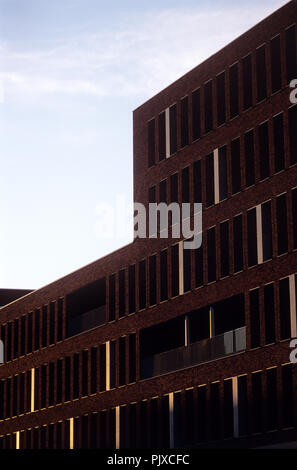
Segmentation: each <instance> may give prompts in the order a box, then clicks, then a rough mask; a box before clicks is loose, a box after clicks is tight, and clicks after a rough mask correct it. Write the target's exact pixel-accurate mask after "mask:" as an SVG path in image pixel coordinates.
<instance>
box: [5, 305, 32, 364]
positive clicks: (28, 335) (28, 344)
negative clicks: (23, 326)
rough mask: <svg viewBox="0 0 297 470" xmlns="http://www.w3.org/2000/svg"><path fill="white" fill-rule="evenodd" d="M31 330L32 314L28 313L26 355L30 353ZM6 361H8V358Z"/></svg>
mask: <svg viewBox="0 0 297 470" xmlns="http://www.w3.org/2000/svg"><path fill="white" fill-rule="evenodd" d="M32 328H33V319H32V313H31V312H30V313H28V316H27V353H31V352H32ZM6 360H9V359H8V358H7V359H6Z"/></svg>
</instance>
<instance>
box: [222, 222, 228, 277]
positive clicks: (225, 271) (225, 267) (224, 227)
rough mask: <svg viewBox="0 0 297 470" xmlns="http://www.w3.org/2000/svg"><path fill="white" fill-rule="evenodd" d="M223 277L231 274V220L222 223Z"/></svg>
mask: <svg viewBox="0 0 297 470" xmlns="http://www.w3.org/2000/svg"><path fill="white" fill-rule="evenodd" d="M220 245H221V277H225V276H228V275H229V222H228V221H226V222H222V223H221V224H220Z"/></svg>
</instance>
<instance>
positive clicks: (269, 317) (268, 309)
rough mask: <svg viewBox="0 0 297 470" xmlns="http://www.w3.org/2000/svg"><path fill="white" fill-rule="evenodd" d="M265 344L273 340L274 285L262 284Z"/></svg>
mask: <svg viewBox="0 0 297 470" xmlns="http://www.w3.org/2000/svg"><path fill="white" fill-rule="evenodd" d="M264 315H265V344H270V343H274V341H275V300H274V285H273V284H268V285H267V286H264Z"/></svg>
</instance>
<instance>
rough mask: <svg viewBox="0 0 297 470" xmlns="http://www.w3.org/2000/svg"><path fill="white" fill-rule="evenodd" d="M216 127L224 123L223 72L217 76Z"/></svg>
mask: <svg viewBox="0 0 297 470" xmlns="http://www.w3.org/2000/svg"><path fill="white" fill-rule="evenodd" d="M217 116H218V126H220V125H221V124H223V123H224V122H226V97H225V72H222V73H221V74H220V75H218V76H217Z"/></svg>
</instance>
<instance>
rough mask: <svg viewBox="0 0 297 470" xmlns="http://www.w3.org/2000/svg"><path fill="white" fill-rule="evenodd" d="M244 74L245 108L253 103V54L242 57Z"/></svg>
mask: <svg viewBox="0 0 297 470" xmlns="http://www.w3.org/2000/svg"><path fill="white" fill-rule="evenodd" d="M242 74H243V109H248V108H250V107H251V106H252V105H253V83H252V55H251V54H249V55H248V56H246V57H244V58H243V59H242Z"/></svg>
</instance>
